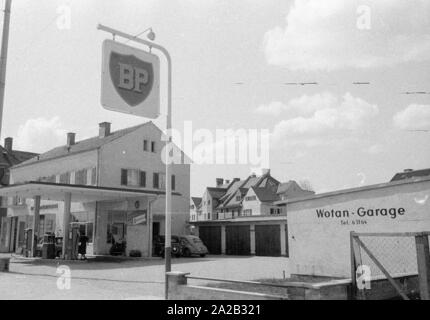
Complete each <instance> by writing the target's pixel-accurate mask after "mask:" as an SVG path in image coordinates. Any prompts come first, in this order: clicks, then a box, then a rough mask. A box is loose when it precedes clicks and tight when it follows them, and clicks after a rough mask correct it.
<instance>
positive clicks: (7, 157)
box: [0, 146, 37, 167]
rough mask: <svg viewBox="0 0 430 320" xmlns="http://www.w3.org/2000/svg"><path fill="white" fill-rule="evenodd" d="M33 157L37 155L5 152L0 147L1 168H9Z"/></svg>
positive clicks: (14, 151)
mask: <svg viewBox="0 0 430 320" xmlns="http://www.w3.org/2000/svg"><path fill="white" fill-rule="evenodd" d="M35 156H37V153H33V152H26V151H18V150H12V151H7V150H6V149H5V148H3V147H2V146H0V165H2V166H6V167H11V166H14V165H17V164H18V163H21V162H23V161H26V160H28V159H31V158H33V157H35Z"/></svg>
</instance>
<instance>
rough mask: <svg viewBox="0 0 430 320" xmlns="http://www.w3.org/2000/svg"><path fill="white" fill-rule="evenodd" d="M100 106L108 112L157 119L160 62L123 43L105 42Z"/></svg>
mask: <svg viewBox="0 0 430 320" xmlns="http://www.w3.org/2000/svg"><path fill="white" fill-rule="evenodd" d="M102 63H103V65H102V88H101V104H102V106H103V107H104V108H105V109H108V110H111V111H117V112H122V113H129V114H134V115H137V116H141V117H146V118H152V119H155V118H157V117H158V116H159V113H160V61H159V59H158V57H157V56H156V55H153V54H151V53H149V52H146V51H143V50H139V49H136V48H133V47H130V46H127V45H124V44H122V43H119V42H116V41H113V40H105V41H104V42H103V62H102Z"/></svg>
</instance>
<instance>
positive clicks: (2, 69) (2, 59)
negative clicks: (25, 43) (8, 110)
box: [0, 0, 12, 136]
mask: <svg viewBox="0 0 430 320" xmlns="http://www.w3.org/2000/svg"><path fill="white" fill-rule="evenodd" d="M11 5H12V0H6V3H5V8H4V20H3V34H2V42H1V55H0V136H1V129H2V124H3V105H4V91H5V85H6V63H7V49H8V43H9V24H10V7H11Z"/></svg>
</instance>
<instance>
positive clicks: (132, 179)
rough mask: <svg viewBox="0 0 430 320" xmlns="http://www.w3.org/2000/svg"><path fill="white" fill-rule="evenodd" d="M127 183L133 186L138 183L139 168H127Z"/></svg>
mask: <svg viewBox="0 0 430 320" xmlns="http://www.w3.org/2000/svg"><path fill="white" fill-rule="evenodd" d="M127 185H128V186H135V187H136V186H138V185H139V170H135V169H129V170H127Z"/></svg>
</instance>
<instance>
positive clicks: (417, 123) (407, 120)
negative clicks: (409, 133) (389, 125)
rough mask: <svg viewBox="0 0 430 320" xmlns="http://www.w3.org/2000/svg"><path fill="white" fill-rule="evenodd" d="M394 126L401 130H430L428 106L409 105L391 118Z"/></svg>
mask: <svg viewBox="0 0 430 320" xmlns="http://www.w3.org/2000/svg"><path fill="white" fill-rule="evenodd" d="M393 121H394V125H395V126H396V127H398V128H400V129H403V130H420V129H424V130H430V105H423V104H411V105H409V106H408V107H407V108H406V109H404V110H402V111H400V112H398V113H396V114H395V115H394V117H393Z"/></svg>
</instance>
